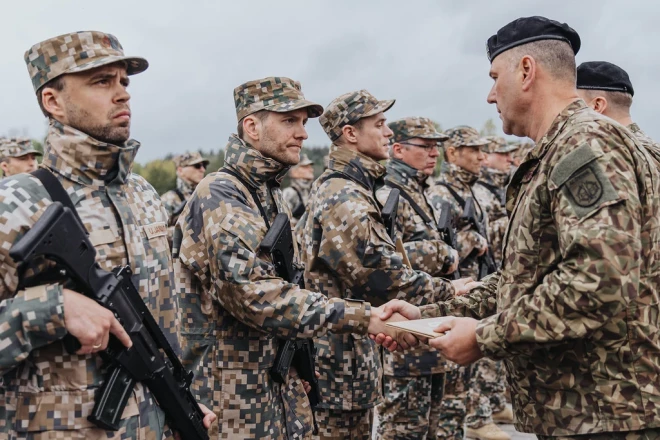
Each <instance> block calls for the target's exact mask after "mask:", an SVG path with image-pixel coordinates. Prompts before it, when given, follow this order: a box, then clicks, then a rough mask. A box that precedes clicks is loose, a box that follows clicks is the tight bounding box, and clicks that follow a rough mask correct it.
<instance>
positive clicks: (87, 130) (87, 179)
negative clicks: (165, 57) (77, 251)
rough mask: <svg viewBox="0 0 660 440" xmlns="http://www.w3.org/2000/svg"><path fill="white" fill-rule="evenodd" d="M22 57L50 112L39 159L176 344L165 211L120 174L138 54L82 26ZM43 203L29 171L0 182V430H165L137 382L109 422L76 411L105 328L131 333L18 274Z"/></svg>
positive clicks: (76, 433) (88, 396)
mask: <svg viewBox="0 0 660 440" xmlns="http://www.w3.org/2000/svg"><path fill="white" fill-rule="evenodd" d="M25 62H26V64H27V68H28V72H29V74H30V78H31V80H32V85H33V87H34V91H35V93H36V95H37V100H38V102H39V106H40V107H41V110H42V111H43V113H44V115H45V116H46V117H48V120H49V129H48V134H47V137H46V140H45V145H44V152H45V155H44V156H45V157H44V161H43V163H42V164H41V166H42V167H43V168H44V169H45V170H48V172H50V173H52V176H53V178H54V179H56V181H58V182H59V183H60V184H61V185H62V186H63V187H64V188H65V190H66V193H68V196H69V197H70V198H71V203H72V204H73V205H74V206H75V209H76V211H77V212H78V214H79V216H80V218H81V219H82V222H83V224H84V226H85V228H86V229H87V231H89V239H90V241H91V242H92V243H93V245H94V247H95V248H96V251H97V262H98V264H99V265H100V266H101V267H102V268H103V269H106V270H111V269H112V268H114V267H116V266H120V265H125V264H129V265H130V268H131V269H132V271H133V274H134V278H133V280H132V281H133V283H134V284H135V286H136V288H137V289H138V290H139V292H140V294H141V295H142V298H143V299H144V301H145V302H146V304H147V306H148V307H149V308H150V309H151V311H152V313H153V315H154V318H155V319H156V321H157V322H158V323H159V324H160V326H161V328H162V329H163V332H164V333H165V335H166V337H167V338H168V340H169V342H170V343H171V344H172V345H173V347H174V348H175V349H176V350H178V347H179V346H178V343H177V337H176V336H177V334H176V330H177V324H178V306H177V302H176V299H175V297H173V295H172V292H171V290H170V288H171V287H170V286H172V284H173V282H174V277H173V271H172V261H171V258H170V252H169V249H168V246H167V241H166V237H165V223H166V221H167V217H166V215H165V211H164V210H163V208H162V205H161V204H160V200H159V198H158V195H157V193H156V192H155V191H154V189H153V187H152V186H151V185H149V183H147V182H146V181H145V180H144V179H143V178H142V177H140V176H138V175H136V174H132V173H130V168H131V166H132V163H133V159H134V157H135V154H136V153H137V151H138V148H139V146H140V144H139V143H138V142H136V141H134V140H132V139H129V133H130V123H131V112H130V105H129V99H130V95H129V94H128V92H127V90H126V88H127V86H128V82H129V78H128V76H129V75H134V74H137V73H140V72H143V71H144V70H145V69H147V66H148V64H147V61H146V60H145V59H144V58H139V57H127V56H125V55H124V52H123V49H122V46H121V45H120V44H119V41H117V39H116V38H115V37H114V36H112V35H110V34H104V33H101V32H93V31H87V32H75V33H71V34H65V35H61V36H58V37H55V38H51V39H49V40H46V41H43V42H41V43H38V44H36V45H34V46H32V47H31V48H30V49H29V50H28V51H27V52H26V53H25ZM49 189H50V188H49ZM65 197H66V196H65ZM51 203H52V199H51V196H50V195H49V191H47V189H46V188H45V187H44V184H43V183H42V182H41V181H40V180H39V179H37V178H36V177H35V176H33V175H30V174H18V175H15V176H11V177H8V178H5V179H3V180H2V182H0V212H1V213H2V217H3V228H2V233H1V234H0V240H1V241H2V243H3V245H2V249H1V250H0V260H1V261H2V264H1V265H0V272H1V273H0V275H1V276H0V280H1V281H0V298H1V299H2V302H0V346H2V350H1V351H0V353H1V355H0V375H1V377H0V398H1V399H2V402H3V404H2V408H3V409H2V411H1V412H0V414H2V419H1V421H0V432H2V434H0V436H3V437H4V438H7V436H8V437H9V438H39V439H41V438H67V439H70V438H76V439H78V438H79V439H83V438H85V439H101V438H103V439H110V438H112V439H134V438H154V439H160V438H166V437H167V438H170V437H171V431H170V429H169V428H168V427H167V425H166V424H165V420H164V417H163V412H162V410H161V409H160V408H159V407H158V405H157V403H156V402H155V400H154V398H153V395H152V393H151V392H150V390H148V389H147V388H145V387H144V386H143V385H142V384H141V383H137V384H136V386H135V388H134V390H133V392H132V393H131V395H130V397H129V398H128V404H127V406H126V409H125V411H124V413H123V415H122V416H121V420H120V422H119V431H116V432H115V431H106V430H104V429H100V428H97V427H96V426H95V425H94V424H92V422H90V421H88V420H87V417H88V416H89V415H90V413H91V411H92V408H93V406H94V397H95V394H96V391H97V390H98V389H99V387H100V386H101V384H102V383H103V380H104V377H105V373H106V369H105V368H104V366H103V361H102V359H101V357H100V356H99V354H98V353H99V352H100V351H102V350H105V348H106V346H107V344H108V339H109V335H110V334H113V335H115V336H116V337H117V338H119V340H120V341H121V342H122V343H123V344H124V345H126V346H130V345H131V340H130V338H129V337H128V335H127V334H126V332H125V331H124V329H123V328H122V326H121V324H119V322H118V321H117V320H116V319H115V317H114V316H113V314H112V312H110V311H109V310H107V309H105V308H103V307H102V306H100V305H98V304H97V303H96V302H95V301H93V300H91V299H89V298H87V297H86V296H84V295H82V294H80V293H76V292H75V291H73V290H69V289H67V288H64V287H63V283H58V282H50V283H42V281H43V277H45V276H47V269H46V271H44V267H43V266H42V267H40V269H37V270H36V271H35V272H28V274H29V275H28V276H26V277H22V278H20V279H19V276H18V269H17V265H16V262H15V261H13V260H12V259H11V257H10V256H9V254H8V253H9V250H10V248H11V247H12V244H13V243H14V242H16V241H17V239H18V238H19V237H21V236H22V235H23V234H25V232H26V231H27V230H28V229H30V228H31V227H32V225H34V223H35V222H36V221H37V219H39V217H40V216H41V214H42V213H43V212H44V210H45V208H46V207H47V206H48V205H50V204H51ZM50 279H53V278H52V277H51V278H50ZM24 286H33V287H28V288H24ZM67 334H70V335H73V336H74V337H76V338H77V339H78V341H79V342H80V344H81V345H82V347H81V348H80V350H78V351H77V352H76V353H75V354H70V353H69V352H68V351H67V350H66V349H65V346H64V344H63V342H62V339H63V337H64V336H65V335H67ZM211 418H213V415H212V414H210V415H209V416H207V419H206V423H207V424H208V423H209V422H210V421H211Z"/></svg>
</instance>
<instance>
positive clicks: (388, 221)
mask: <svg viewBox="0 0 660 440" xmlns="http://www.w3.org/2000/svg"><path fill="white" fill-rule="evenodd" d="M400 195H401V191H399V190H398V189H397V188H393V189H392V190H391V191H390V195H389V196H387V200H386V201H385V205H383V209H382V210H381V211H380V216H381V218H382V219H383V224H384V225H385V228H387V233H388V234H389V236H390V238H392V241H396V216H397V213H398V212H399V196H400Z"/></svg>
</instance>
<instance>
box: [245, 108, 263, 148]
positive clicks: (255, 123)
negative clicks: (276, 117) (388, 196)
mask: <svg viewBox="0 0 660 440" xmlns="http://www.w3.org/2000/svg"><path fill="white" fill-rule="evenodd" d="M242 124H243V134H244V136H245V138H244V139H245V140H246V141H251V142H256V141H258V140H259V138H260V134H261V133H260V124H259V119H258V118H257V117H256V116H254V115H248V116H246V117H244V118H243V122H242Z"/></svg>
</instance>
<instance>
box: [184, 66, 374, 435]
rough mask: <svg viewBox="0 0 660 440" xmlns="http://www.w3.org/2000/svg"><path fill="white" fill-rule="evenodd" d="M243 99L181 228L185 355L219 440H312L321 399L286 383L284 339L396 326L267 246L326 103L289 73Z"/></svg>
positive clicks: (256, 86)
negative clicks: (290, 276) (220, 160)
mask: <svg viewBox="0 0 660 440" xmlns="http://www.w3.org/2000/svg"><path fill="white" fill-rule="evenodd" d="M234 102H235V104H236V115H237V119H238V134H237V135H232V136H230V137H229V142H228V144H227V146H226V148H225V166H224V167H223V168H222V169H221V170H220V171H219V172H216V173H211V174H209V175H208V176H206V178H204V180H202V181H201V182H200V183H199V185H197V188H195V191H194V192H193V195H192V197H191V198H190V200H189V201H188V203H187V204H186V207H185V208H184V211H183V213H182V214H181V216H180V217H179V220H178V223H177V226H176V229H175V235H174V249H173V253H174V255H175V266H176V267H179V268H180V269H181V277H180V278H179V279H178V280H177V281H178V283H179V284H178V289H179V290H178V291H179V293H180V297H181V299H180V301H181V307H182V310H183V314H184V319H183V320H182V329H181V332H182V341H183V344H184V349H185V353H186V355H185V356H184V358H185V359H186V360H187V361H188V362H190V363H192V364H193V366H194V371H195V372H196V376H197V377H196V380H195V382H194V384H193V390H194V391H195V392H196V393H197V394H198V396H199V398H200V399H201V400H202V401H204V402H207V403H208V404H209V406H210V407H212V408H213V410H214V411H215V412H216V413H217V416H218V419H219V426H216V427H214V428H213V429H212V431H213V432H212V434H213V435H214V437H215V438H232V439H238V438H246V439H254V438H259V439H284V438H289V439H292V438H309V437H310V436H311V431H312V413H311V411H310V402H309V400H308V398H307V396H306V395H305V391H304V390H303V384H302V382H301V380H300V378H299V377H298V375H297V373H296V372H295V371H292V372H291V375H290V376H289V377H287V378H286V383H283V384H281V383H278V382H275V381H274V379H273V377H272V376H271V374H270V369H271V367H272V366H273V363H274V361H275V357H276V354H277V349H278V340H279V339H293V338H304V339H309V338H312V337H314V336H319V335H322V334H324V333H326V332H328V331H333V332H336V333H341V334H349V333H353V334H356V335H364V336H363V337H364V338H366V337H367V336H366V334H367V329H369V332H370V333H374V332H375V330H376V329H378V328H381V329H384V328H385V327H384V325H383V324H382V322H381V321H380V320H379V318H378V317H379V316H380V312H379V310H378V309H377V308H375V307H373V308H372V307H371V305H370V304H369V303H366V302H363V301H361V300H353V299H350V298H349V299H345V300H342V299H338V298H332V299H328V298H327V297H326V296H324V295H322V294H321V293H316V292H314V291H309V290H304V289H301V288H300V287H299V286H298V285H297V284H293V283H291V282H289V281H287V280H285V279H283V278H282V277H281V276H279V275H278V274H277V272H276V270H275V266H274V262H273V259H272V258H271V255H269V254H267V253H266V252H264V251H263V250H261V249H260V247H259V245H260V243H261V241H262V240H263V238H264V235H265V234H266V232H267V231H268V229H269V228H270V225H271V224H273V221H274V219H275V216H276V215H277V214H278V213H285V214H287V215H288V214H289V210H288V207H287V205H286V203H285V202H284V199H283V197H282V191H281V190H280V188H279V183H280V181H281V180H282V178H283V177H284V175H285V174H286V172H287V171H288V169H289V167H290V166H292V165H296V164H297V163H298V161H299V160H300V156H299V155H300V151H301V148H302V144H303V141H304V140H305V139H307V132H306V130H305V124H306V123H307V120H308V118H310V117H312V118H315V117H318V116H319V115H320V114H321V113H322V111H323V107H321V106H320V105H318V104H314V103H313V102H310V101H307V100H306V99H305V97H304V95H303V93H302V91H301V87H300V83H299V82H297V81H293V80H291V79H289V78H284V77H269V78H263V79H260V80H255V81H250V82H247V83H245V84H242V85H240V86H238V87H236V88H235V89H234ZM292 245H293V246H294V252H295V254H297V251H296V248H295V243H292ZM294 258H295V260H297V259H298V257H297V255H294ZM298 267H299V266H298V264H297V261H296V262H295V268H298ZM216 429H217V430H218V431H219V432H215V430H216Z"/></svg>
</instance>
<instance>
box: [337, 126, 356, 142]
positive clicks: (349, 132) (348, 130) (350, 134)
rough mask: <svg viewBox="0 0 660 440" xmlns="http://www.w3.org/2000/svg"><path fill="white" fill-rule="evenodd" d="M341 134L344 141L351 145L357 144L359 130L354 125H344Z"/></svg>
mask: <svg viewBox="0 0 660 440" xmlns="http://www.w3.org/2000/svg"><path fill="white" fill-rule="evenodd" d="M341 133H342V135H343V136H344V140H345V141H346V142H348V143H349V144H357V142H358V140H357V128H355V127H353V126H352V125H344V126H343V127H342V128H341Z"/></svg>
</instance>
